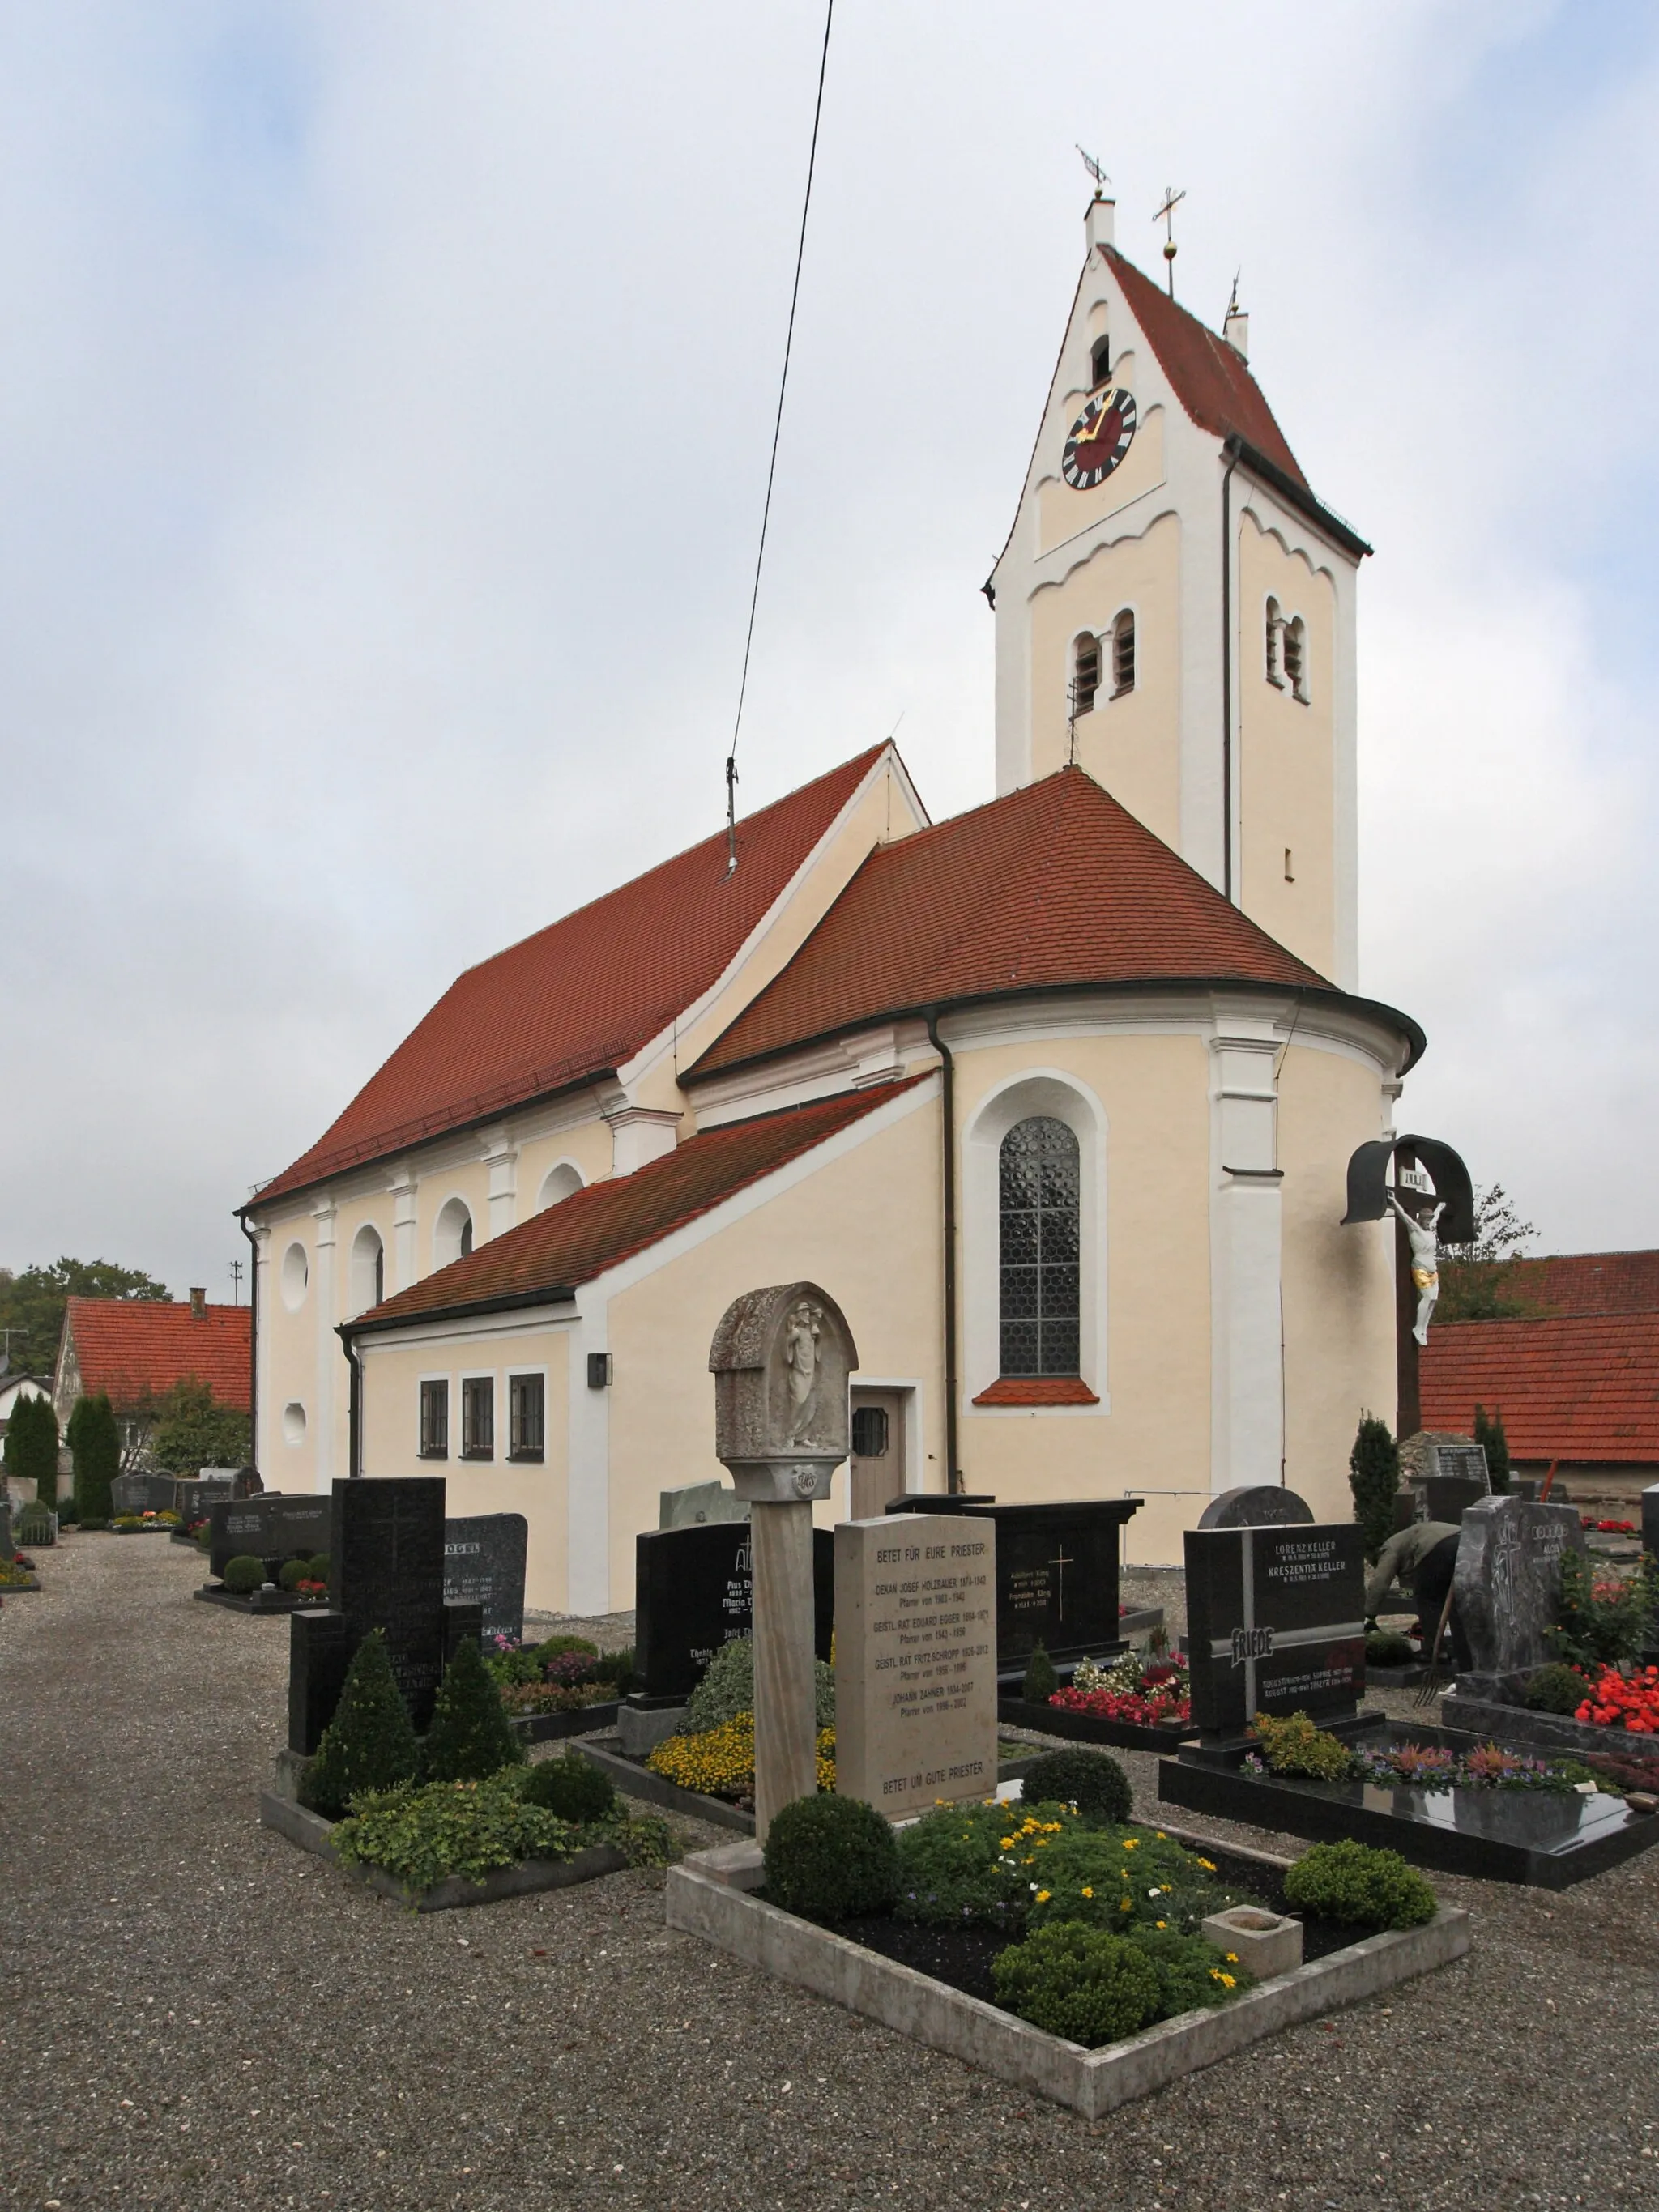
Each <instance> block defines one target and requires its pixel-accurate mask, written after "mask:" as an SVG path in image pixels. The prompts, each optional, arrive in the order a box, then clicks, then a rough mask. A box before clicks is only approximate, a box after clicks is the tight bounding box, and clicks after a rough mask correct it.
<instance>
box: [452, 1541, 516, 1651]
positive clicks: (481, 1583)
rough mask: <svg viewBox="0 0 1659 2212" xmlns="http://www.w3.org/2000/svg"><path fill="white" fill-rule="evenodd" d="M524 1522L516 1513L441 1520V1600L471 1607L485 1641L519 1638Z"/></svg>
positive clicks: (514, 1641)
mask: <svg viewBox="0 0 1659 2212" xmlns="http://www.w3.org/2000/svg"><path fill="white" fill-rule="evenodd" d="M529 1544H530V1523H529V1522H527V1521H526V1519H525V1517H524V1515H523V1514H522V1513H471V1514H467V1515H465V1516H463V1517H462V1518H460V1519H459V1520H454V1521H446V1522H444V1601H445V1603H446V1604H448V1605H476V1606H477V1607H479V1609H480V1611H481V1612H482V1613H483V1632H484V1635H485V1636H486V1637H491V1636H507V1637H510V1638H512V1640H513V1643H515V1644H516V1643H518V1642H519V1641H520V1638H522V1636H523V1635H524V1569H525V1555H526V1552H527V1551H528V1549H529Z"/></svg>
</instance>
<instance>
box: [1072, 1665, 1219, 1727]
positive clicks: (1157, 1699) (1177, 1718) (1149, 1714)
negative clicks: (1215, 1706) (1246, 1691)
mask: <svg viewBox="0 0 1659 2212" xmlns="http://www.w3.org/2000/svg"><path fill="white" fill-rule="evenodd" d="M1179 1679H1180V1680H1181V1683H1182V1692H1183V1693H1182V1694H1172V1693H1165V1694H1161V1695H1160V1694H1156V1693H1155V1694H1154V1695H1153V1696H1152V1697H1150V1698H1143V1697H1138V1696H1137V1695H1136V1694H1135V1693H1134V1692H1133V1691H1131V1690H1056V1691H1055V1692H1054V1695H1053V1697H1052V1698H1050V1699H1049V1700H1048V1703H1049V1704H1050V1705H1060V1706H1063V1707H1064V1708H1065V1710H1066V1711H1067V1712H1068V1713H1095V1714H1097V1715H1098V1717H1100V1718H1101V1719H1102V1720H1107V1721H1133V1722H1135V1723H1138V1725H1139V1726H1140V1727H1141V1728H1170V1727H1174V1726H1176V1724H1178V1723H1185V1722H1188V1721H1190V1720H1191V1718H1192V1717H1193V1707H1192V1700H1191V1699H1190V1698H1188V1697H1187V1696H1186V1695H1185V1694H1184V1686H1185V1680H1186V1678H1185V1676H1184V1675H1183V1676H1182V1677H1180V1678H1179Z"/></svg>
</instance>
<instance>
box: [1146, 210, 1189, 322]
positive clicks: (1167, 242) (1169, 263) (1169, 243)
mask: <svg viewBox="0 0 1659 2212" xmlns="http://www.w3.org/2000/svg"><path fill="white" fill-rule="evenodd" d="M1186 197H1187V195H1186V193H1185V192H1184V191H1179V192H1178V191H1176V188H1175V186H1174V185H1165V186H1164V204H1163V206H1162V207H1161V208H1159V210H1158V213H1157V214H1156V215H1155V216H1153V217H1152V221H1153V222H1161V223H1162V224H1163V225H1164V265H1165V267H1166V268H1167V269H1168V270H1169V272H1170V298H1171V299H1172V300H1173V299H1174V297H1175V258H1176V242H1175V211H1176V209H1177V208H1178V207H1179V206H1180V205H1181V203H1182V200H1184V199H1185V198H1186Z"/></svg>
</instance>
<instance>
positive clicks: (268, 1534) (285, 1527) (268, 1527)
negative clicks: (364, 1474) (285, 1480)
mask: <svg viewBox="0 0 1659 2212" xmlns="http://www.w3.org/2000/svg"><path fill="white" fill-rule="evenodd" d="M333 1518H334V1504H333V1501H332V1499H331V1498H324V1497H322V1496H321V1495H319V1493H318V1492H314V1491H313V1492H301V1494H299V1495H298V1496H295V1497H292V1498H285V1497H283V1495H282V1493H281V1492H277V1491H267V1492H265V1493H264V1495H263V1496H262V1497H259V1498H221V1499H220V1501H219V1503H218V1504H216V1505H215V1506H214V1507H212V1509H211V1510H210V1512H209V1514H208V1530H209V1534H208V1571H209V1572H210V1574H215V1575H222V1574H223V1572H224V1571H225V1569H226V1567H227V1566H228V1565H229V1563H230V1562H231V1560H232V1559H237V1558H240V1557H241V1556H242V1555H244V1554H246V1555H248V1556H250V1557H252V1558H253V1559H263V1560H264V1563H265V1565H266V1568H267V1570H268V1571H270V1576H271V1579H272V1580H273V1581H274V1580H275V1579H276V1575H277V1573H278V1572H280V1571H281V1569H282V1567H283V1563H284V1561H286V1560H289V1559H315V1557H316V1556H317V1554H318V1553H319V1552H326V1551H327V1549H328V1547H329V1541H330V1537H331V1533H332V1524H333Z"/></svg>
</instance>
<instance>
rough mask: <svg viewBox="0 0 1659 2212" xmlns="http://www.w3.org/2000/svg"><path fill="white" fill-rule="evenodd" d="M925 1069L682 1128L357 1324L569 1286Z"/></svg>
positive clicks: (763, 1172)
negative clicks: (668, 1142)
mask: <svg viewBox="0 0 1659 2212" xmlns="http://www.w3.org/2000/svg"><path fill="white" fill-rule="evenodd" d="M925 1081H926V1078H925V1077H924V1076H912V1077H910V1078H909V1079H908V1081H905V1082H902V1083H886V1084H880V1085H875V1086H873V1087H872V1088H871V1089H870V1090H868V1091H850V1092H846V1093H844V1094H843V1095H842V1097H838V1098H827V1099H823V1100H822V1101H820V1102H819V1103H817V1104H814V1105H811V1106H799V1107H795V1108H793V1109H791V1110H789V1111H788V1112H786V1113H782V1114H768V1115H762V1116H760V1117H759V1118H758V1119H757V1120H755V1121H734V1122H732V1123H731V1124H730V1125H728V1126H727V1127H725V1128H720V1129H709V1130H707V1131H705V1132H704V1133H702V1134H701V1135H698V1136H695V1137H690V1138H688V1139H687V1140H686V1141H685V1143H684V1144H683V1145H679V1146H676V1147H675V1149H674V1150H673V1151H672V1152H668V1153H665V1155H664V1157H663V1158H661V1159H658V1160H653V1161H651V1162H650V1163H649V1164H647V1166H645V1167H642V1168H639V1169H636V1170H635V1172H634V1173H633V1174H632V1175H629V1176H617V1177H615V1178H613V1179H612V1180H611V1181H610V1182H595V1183H589V1184H588V1186H587V1188H586V1189H585V1190H578V1191H573V1192H572V1193H571V1194H570V1196H569V1197H568V1198H566V1199H561V1200H560V1201H559V1203H558V1204H557V1205H556V1206H549V1207H548V1209H547V1211H546V1212H544V1213H538V1214H536V1215H535V1216H533V1217H532V1219H530V1220H529V1221H522V1222H520V1224H519V1225H518V1227H517V1228H516V1229H509V1230H507V1231H506V1233H505V1234H504V1235H502V1236H501V1237H493V1238H492V1239H491V1240H490V1242H489V1243H488V1244H481V1245H479V1247H478V1248H477V1250H476V1251H475V1252H472V1253H471V1254H470V1255H468V1256H467V1258H465V1260H456V1261H452V1262H451V1263H450V1265H449V1266H448V1267H441V1268H440V1269H439V1270H438V1272H437V1273H435V1274H432V1275H428V1276H427V1277H426V1278H425V1279H423V1280H422V1281H421V1282H418V1283H413V1284H411V1285H410V1287H409V1289H408V1290H406V1291H398V1294H397V1296H396V1297H390V1298H388V1299H386V1302H385V1304H382V1305H378V1306H375V1307H374V1309H373V1310H371V1311H370V1312H369V1313H368V1314H366V1315H364V1316H363V1317H362V1320H361V1321H360V1322H358V1323H357V1324H356V1326H357V1327H358V1328H363V1327H368V1328H374V1327H376V1326H382V1325H384V1326H387V1327H389V1326H391V1325H392V1323H393V1322H399V1321H412V1320H416V1319H418V1318H420V1317H421V1316H426V1315H430V1314H434V1313H446V1314H447V1313H453V1312H455V1311H458V1310H469V1309H472V1308H477V1307H486V1308H487V1307H489V1306H494V1305H501V1304H533V1303H535V1302H536V1301H538V1300H539V1299H543V1298H545V1297H549V1296H550V1295H551V1294H553V1293H555V1292H557V1291H571V1290H573V1289H574V1287H575V1286H576V1285H578V1284H579V1283H586V1282H591V1281H592V1279H593V1278H594V1276H596V1275H599V1274H603V1273H605V1269H606V1268H608V1267H616V1266H617V1264H618V1263H619V1262H620V1261H623V1260H626V1259H628V1258H629V1257H630V1256H631V1255H633V1254H634V1253H635V1252H640V1251H643V1250H644V1249H645V1248H646V1247H647V1245H650V1244H655V1243H659V1241H660V1240H661V1239H662V1238H663V1237H668V1236H671V1235H672V1233H673V1231H675V1230H677V1229H682V1228H684V1226H685V1225H686V1224H687V1223H688V1222H690V1221H695V1220H696V1218H697V1217H698V1216H699V1215H700V1214H703V1213H707V1212H709V1211H710V1209H711V1208H712V1207H714V1206H718V1205H719V1204H720V1201H721V1200H723V1199H727V1198H730V1197H731V1196H732V1194H733V1193H734V1192H735V1191H739V1190H742V1189H743V1188H744V1187H745V1185H747V1184H749V1183H752V1182H759V1180H760V1179H761V1177H762V1176H768V1175H771V1174H773V1173H774V1172H775V1170H777V1169H779V1168H781V1167H783V1166H785V1165H787V1163H788V1162H789V1161H791V1160H793V1159H796V1158H799V1155H800V1154H801V1153H802V1152H811V1149H812V1147H813V1146H815V1145H821V1144H823V1141H824V1140H825V1139H826V1138H829V1137H833V1136H834V1135H835V1134H836V1132H837V1131H838V1130H841V1129H845V1128H848V1127H850V1126H851V1125H852V1123H854V1121H862V1120H863V1118H864V1116H865V1115H866V1114H872V1113H873V1112H874V1111H875V1109H876V1108H877V1107H878V1106H884V1105H885V1104H886V1103H887V1101H888V1100H889V1099H890V1098H896V1097H898V1096H899V1095H900V1093H901V1092H902V1091H910V1090H914V1089H915V1085H917V1084H918V1083H921V1082H925Z"/></svg>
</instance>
